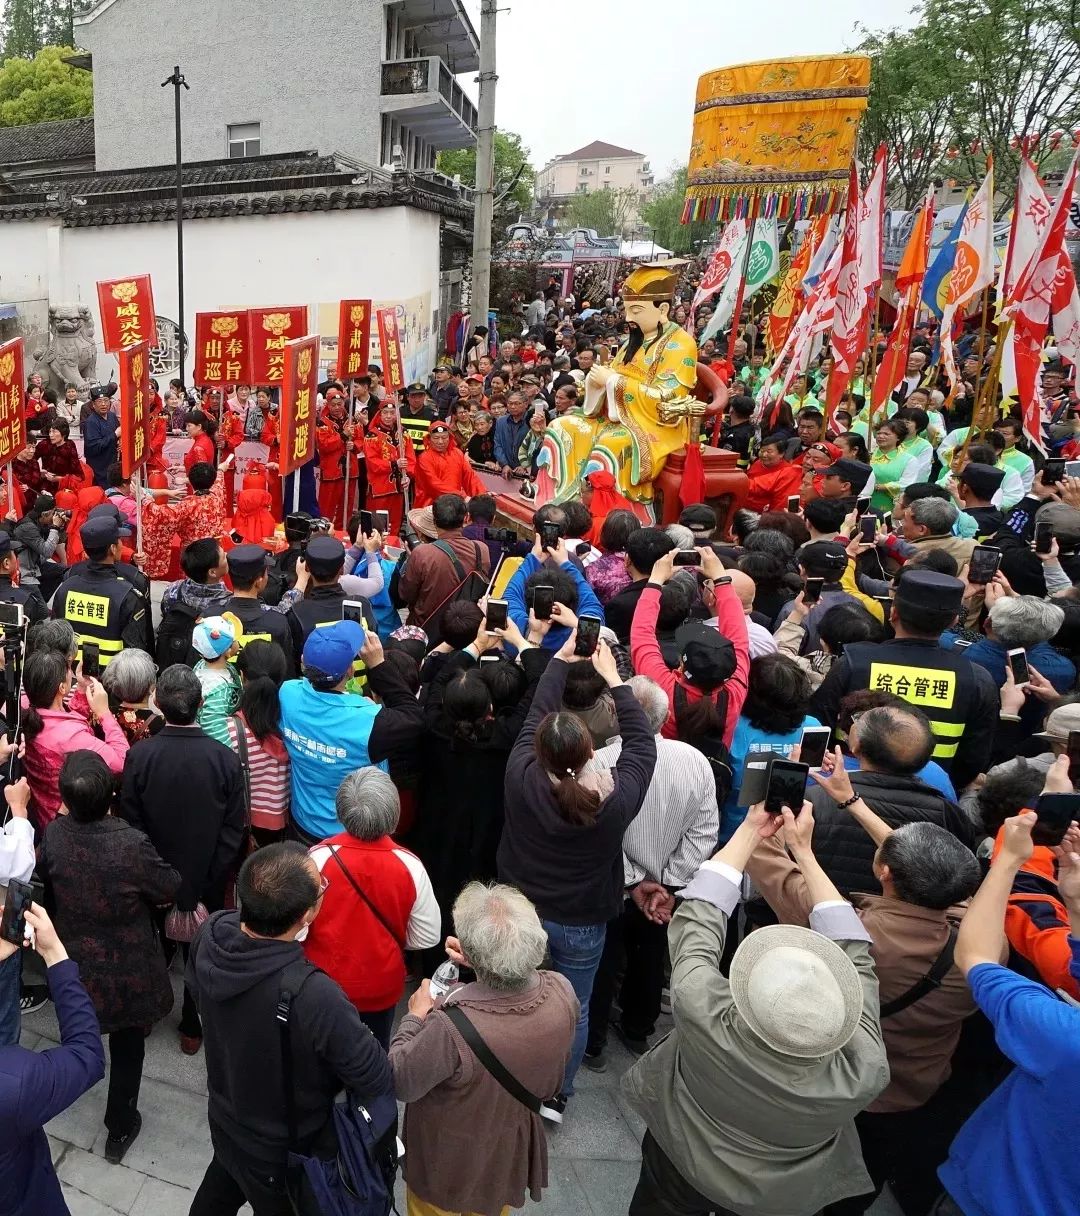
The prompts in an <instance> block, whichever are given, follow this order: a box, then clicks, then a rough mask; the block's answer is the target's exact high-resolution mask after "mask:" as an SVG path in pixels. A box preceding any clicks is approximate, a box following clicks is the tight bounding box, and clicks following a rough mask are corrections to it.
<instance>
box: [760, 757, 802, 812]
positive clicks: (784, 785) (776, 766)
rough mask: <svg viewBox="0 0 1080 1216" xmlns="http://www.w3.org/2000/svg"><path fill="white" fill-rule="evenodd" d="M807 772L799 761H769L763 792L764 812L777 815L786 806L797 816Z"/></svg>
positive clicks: (800, 806)
mask: <svg viewBox="0 0 1080 1216" xmlns="http://www.w3.org/2000/svg"><path fill="white" fill-rule="evenodd" d="M809 771H810V770H809V768H808V766H807V765H805V764H803V763H802V762H801V761H795V760H777V759H774V760H771V761H770V762H769V780H768V784H767V787H766V790H765V810H766V811H768V813H769V814H770V815H779V814H780V812H781V809H782V808H783V807H785V806H786V807H788V808H789V809H790V810H791V812H792V814H794V815H797V814H798V813H799V812H800V811H801V810H802V804H803V798H804V797H805V795H806V778H807V776H808V775H809Z"/></svg>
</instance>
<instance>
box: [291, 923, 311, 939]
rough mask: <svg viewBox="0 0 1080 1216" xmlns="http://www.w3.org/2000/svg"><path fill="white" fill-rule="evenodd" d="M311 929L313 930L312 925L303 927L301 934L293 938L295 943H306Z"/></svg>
mask: <svg viewBox="0 0 1080 1216" xmlns="http://www.w3.org/2000/svg"><path fill="white" fill-rule="evenodd" d="M310 928H311V926H310V925H305V926H304V927H303V928H302V929H301V930H300V932H299V933H298V934H297V935H296V936H295V937H294V938H293V941H294V942H306V941H307V935H308V930H309V929H310Z"/></svg>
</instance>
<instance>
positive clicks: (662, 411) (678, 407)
mask: <svg viewBox="0 0 1080 1216" xmlns="http://www.w3.org/2000/svg"><path fill="white" fill-rule="evenodd" d="M658 414H659V418H660V421H661V422H662V423H664V424H665V425H667V426H671V425H672V424H673V423H676V422H678V421H680V419H682V418H704V417H705V402H704V401H698V399H697V398H696V397H684V398H683V399H682V400H681V401H672V402H661V404H660V407H659V410H658Z"/></svg>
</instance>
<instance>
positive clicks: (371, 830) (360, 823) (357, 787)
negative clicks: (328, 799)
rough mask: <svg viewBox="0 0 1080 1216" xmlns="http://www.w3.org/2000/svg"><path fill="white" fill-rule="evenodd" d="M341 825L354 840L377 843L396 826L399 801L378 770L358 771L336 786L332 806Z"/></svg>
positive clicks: (399, 810) (387, 779)
mask: <svg viewBox="0 0 1080 1216" xmlns="http://www.w3.org/2000/svg"><path fill="white" fill-rule="evenodd" d="M334 805H335V807H336V809H337V817H338V819H340V820H341V826H342V827H343V828H344V829H345V831H346V832H348V833H349V835H350V836H355V837H356V838H357V840H379V839H381V838H382V837H383V836H389V835H390V833H391V832H392V831H393V830H394V829H395V828H396V827H397V825H398V818H399V817H400V815H401V799H400V798H399V797H398V792H397V786H395V785H394V783H393V781H391V780H390V778H389V777H388V776H387V775H386V773H384V772H383V771H382V769H380V768H358V769H357V770H356V771H355V772H353V773H350V774H349V775H348V776H347V777H346V778H345V780H344V781H343V782H342V783H341V784H340V785H339V786H338V792H337V798H336V799H335V803H334Z"/></svg>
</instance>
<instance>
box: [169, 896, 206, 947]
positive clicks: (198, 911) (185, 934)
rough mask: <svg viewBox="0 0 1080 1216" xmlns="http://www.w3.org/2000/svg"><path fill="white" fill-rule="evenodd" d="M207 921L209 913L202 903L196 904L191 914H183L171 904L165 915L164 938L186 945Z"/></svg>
mask: <svg viewBox="0 0 1080 1216" xmlns="http://www.w3.org/2000/svg"><path fill="white" fill-rule="evenodd" d="M209 919H210V913H209V912H207V910H206V904H204V903H197V904H196V905H195V910H194V911H193V912H183V911H181V910H180V908H178V907H177V905H176V904H173V906H172V907H171V908H170V909H169V911H168V912H167V913H166V915H165V936H166V937H167V938H168V939H169V941H171V942H182V943H183V944H185V945H187V944H188V943H190V942H191V941H193V940H194V938H195V934H196V933H198V931H199V930H200V929H201V928H202V926H203V925H204V924H206V922H207V921H208V920H209Z"/></svg>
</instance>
